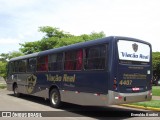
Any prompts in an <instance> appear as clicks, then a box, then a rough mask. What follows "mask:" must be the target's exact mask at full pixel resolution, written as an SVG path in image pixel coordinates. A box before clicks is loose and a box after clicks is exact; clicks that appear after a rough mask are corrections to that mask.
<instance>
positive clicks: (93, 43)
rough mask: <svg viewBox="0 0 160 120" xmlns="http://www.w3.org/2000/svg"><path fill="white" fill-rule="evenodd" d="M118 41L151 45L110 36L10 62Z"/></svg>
mask: <svg viewBox="0 0 160 120" xmlns="http://www.w3.org/2000/svg"><path fill="white" fill-rule="evenodd" d="M116 39H122V40H135V41H138V42H139V41H141V42H143V43H146V44H149V45H150V43H148V42H145V41H142V40H138V39H135V38H130V37H121V36H109V37H105V38H101V39H96V40H90V41H86V42H80V43H76V44H72V45H68V46H63V47H59V48H54V49H49V50H45V51H41V52H37V53H32V54H28V55H24V56H20V57H16V58H12V59H11V60H10V61H16V60H22V59H28V58H33V57H37V56H44V55H48V54H52V53H57V52H63V51H69V50H73V49H80V48H82V47H83V48H84V47H88V46H93V45H98V44H103V43H106V42H109V41H111V40H116ZM150 46H151V45H150Z"/></svg>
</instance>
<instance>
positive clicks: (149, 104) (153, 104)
mask: <svg viewBox="0 0 160 120" xmlns="http://www.w3.org/2000/svg"><path fill="white" fill-rule="evenodd" d="M131 105H138V106H143V107H154V108H160V104H159V100H152V101H147V102H137V103H132V104H131Z"/></svg>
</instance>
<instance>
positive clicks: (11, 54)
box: [0, 51, 24, 62]
mask: <svg viewBox="0 0 160 120" xmlns="http://www.w3.org/2000/svg"><path fill="white" fill-rule="evenodd" d="M22 55H24V54H23V53H21V52H18V51H13V52H9V53H2V54H0V61H3V62H7V61H8V60H10V59H11V58H14V57H18V56H22Z"/></svg>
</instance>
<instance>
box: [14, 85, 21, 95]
mask: <svg viewBox="0 0 160 120" xmlns="http://www.w3.org/2000/svg"><path fill="white" fill-rule="evenodd" d="M13 93H14V96H15V97H20V93H19V92H18V86H17V84H15V85H14V86H13Z"/></svg>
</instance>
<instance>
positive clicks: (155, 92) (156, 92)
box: [152, 86, 160, 96]
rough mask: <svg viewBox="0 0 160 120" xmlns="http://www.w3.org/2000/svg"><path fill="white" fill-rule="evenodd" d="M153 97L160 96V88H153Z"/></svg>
mask: <svg viewBox="0 0 160 120" xmlns="http://www.w3.org/2000/svg"><path fill="white" fill-rule="evenodd" d="M152 94H153V96H160V86H152Z"/></svg>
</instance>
